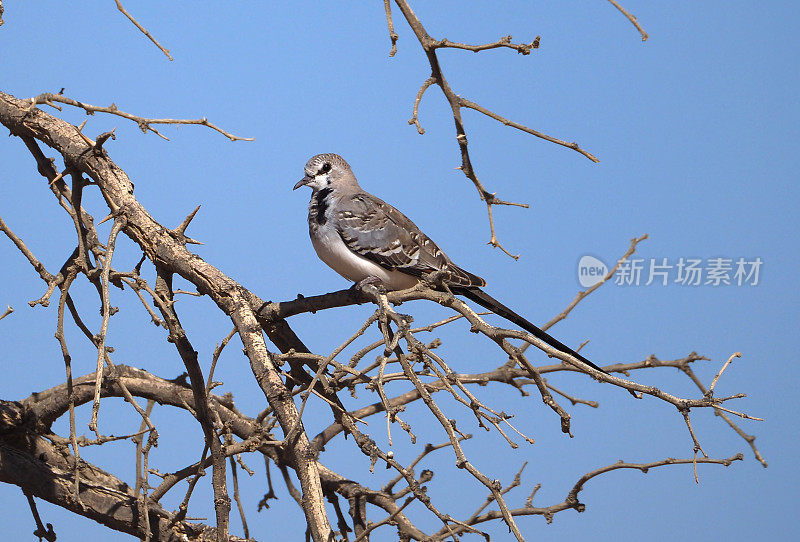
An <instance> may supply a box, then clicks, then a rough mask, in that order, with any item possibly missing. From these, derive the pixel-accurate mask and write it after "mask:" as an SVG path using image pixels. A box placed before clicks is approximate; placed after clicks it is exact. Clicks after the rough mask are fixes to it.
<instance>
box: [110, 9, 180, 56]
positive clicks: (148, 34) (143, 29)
mask: <svg viewBox="0 0 800 542" xmlns="http://www.w3.org/2000/svg"><path fill="white" fill-rule="evenodd" d="M114 1H115V2H116V3H117V9H118V10H120V11H121V12H122V14H123V15H125V16H126V17H127V18H128V19H129V20H130V22H132V23H133V24H134V26H136V28H138V29H139V31H140V32H141V33H142V34H144V35H145V36H147V37H148V38H149V39H150V41H152V42H153V43H154V44H155V46H156V47H158V48H159V49H160V50H161V52H162V53H164V54H165V55H167V58H168V59H170V60H173V58H172V57H171V56H170V55H169V49H166V48H164V46H163V45H161V44H160V43H158V40H156V39H155V38H154V37H153V35H152V34H151V33H150V32H148V31H147V29H146V28H145V27H143V26H142V25H140V24H139V22H138V21H137V20H136V19H134V18H133V16H132V15H131V14H130V13H128V12H127V11H126V10H125V8H124V7H123V6H122V3H120V1H119V0H114Z"/></svg>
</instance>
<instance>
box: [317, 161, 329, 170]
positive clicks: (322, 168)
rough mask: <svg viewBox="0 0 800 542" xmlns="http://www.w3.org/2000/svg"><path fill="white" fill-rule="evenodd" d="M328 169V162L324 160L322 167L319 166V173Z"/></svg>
mask: <svg viewBox="0 0 800 542" xmlns="http://www.w3.org/2000/svg"><path fill="white" fill-rule="evenodd" d="M330 170H331V163H330V162H325V163H324V164H322V167H321V168H319V172H320V173H328V172H329V171H330Z"/></svg>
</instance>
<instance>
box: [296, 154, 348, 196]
mask: <svg viewBox="0 0 800 542" xmlns="http://www.w3.org/2000/svg"><path fill="white" fill-rule="evenodd" d="M348 185H356V186H357V183H356V178H355V176H354V175H353V171H352V170H351V169H350V164H348V163H347V162H345V160H344V158H342V157H341V156H339V155H338V154H333V153H327V154H318V155H316V156H313V157H312V158H311V159H310V160H309V161H308V162H306V167H305V177H303V178H302V179H300V181H299V182H298V183H297V184H296V185H294V189H293V190H297V189H298V188H300V187H301V186H310V187H311V188H312V189H313V190H314V191H317V190H322V189H323V188H342V187H344V186H348Z"/></svg>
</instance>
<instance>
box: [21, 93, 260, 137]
mask: <svg viewBox="0 0 800 542" xmlns="http://www.w3.org/2000/svg"><path fill="white" fill-rule="evenodd" d="M55 103H63V104H66V105H71V106H74V107H78V108H80V109H83V110H84V111H86V114H87V115H94V114H95V113H108V114H109V115H116V116H118V117H122V118H125V119H128V120H131V121H133V122H135V123H136V124H137V125H138V126H139V129H140V130H142V132H145V133H147V132H148V131H150V132H153V133H154V134H156V135H157V136H159V137H160V138H162V139H165V140H167V141H169V138H168V137H166V136H165V135H163V134H162V133H161V132H159V131H158V130H156V129H155V128H153V126H152V125H153V124H173V125H179V124H198V125H200V126H207V127H208V128H211V129H212V130H215V131H217V132H219V133H220V134H222V135H224V136H225V137H227V138H228V139H230V140H231V141H254V140H255V138H252V137H239V136H236V135H233V134H231V133H229V132H227V131H225V130H223V129H222V128H220V127H219V126H217V125H216V124H212V123H211V122H209V121H208V119H207V118H205V117H203V118H200V119H151V118H146V117H140V116H138V115H133V114H131V113H126V112H125V111H121V110H120V109H118V108H117V106H116V104H113V103H112V104H111V105H110V106H108V107H98V106H95V105H91V104H87V103H83V102H79V101H77V100H73V99H72V98H68V97H66V96H64V95H62V94H52V93H44V94H40V95H39V96H36V97H34V98H31V99H30V107H35V106H36V105H39V104H45V105H49V106H52V107H56V105H55ZM79 134H80V132H79ZM80 135H83V134H80ZM83 137H85V136H83Z"/></svg>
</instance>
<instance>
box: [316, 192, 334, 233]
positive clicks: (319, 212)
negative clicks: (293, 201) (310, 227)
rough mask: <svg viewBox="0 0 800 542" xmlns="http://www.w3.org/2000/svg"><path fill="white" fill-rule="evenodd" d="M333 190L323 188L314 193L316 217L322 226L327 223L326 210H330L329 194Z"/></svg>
mask: <svg viewBox="0 0 800 542" xmlns="http://www.w3.org/2000/svg"><path fill="white" fill-rule="evenodd" d="M331 192H333V189H332V188H323V189H322V190H318V191H317V193H316V194H314V202H313V203H312V208H313V212H314V217H315V219H316V220H317V224H319V225H320V226H321V225H322V224H325V221H326V220H327V218H325V211H327V210H328V205H329V202H328V196H329V195H330V193H331Z"/></svg>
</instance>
